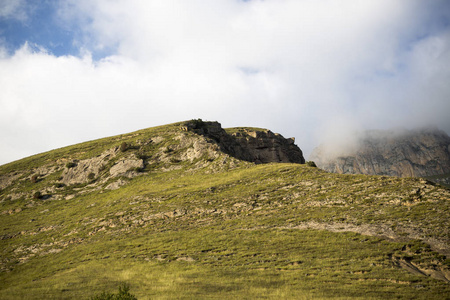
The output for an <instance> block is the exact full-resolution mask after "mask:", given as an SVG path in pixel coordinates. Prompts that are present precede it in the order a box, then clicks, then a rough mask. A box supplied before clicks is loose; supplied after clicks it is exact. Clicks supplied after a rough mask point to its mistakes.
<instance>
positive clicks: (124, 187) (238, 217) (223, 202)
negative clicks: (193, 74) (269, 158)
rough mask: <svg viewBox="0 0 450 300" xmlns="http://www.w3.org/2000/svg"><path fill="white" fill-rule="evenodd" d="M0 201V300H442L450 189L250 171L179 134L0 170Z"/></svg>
mask: <svg viewBox="0 0 450 300" xmlns="http://www.w3.org/2000/svg"><path fill="white" fill-rule="evenodd" d="M239 130H240V131H242V128H240V129H239ZM252 130H258V129H252ZM227 131H228V132H229V133H233V132H236V129H227ZM0 189H1V190H0V257H1V262H0V268H1V271H0V298H1V299H72V298H78V299H89V298H90V297H92V296H94V295H98V294H100V293H101V292H104V291H109V292H113V291H115V290H116V289H117V287H118V286H119V285H120V284H123V283H126V284H128V285H129V286H130V292H131V293H132V294H134V295H135V296H136V297H137V298H138V299H154V298H159V299H173V298H176V299H199V298H200V299H204V298H216V299H223V298H243V299H250V298H267V299H280V298H281V299H311V298H314V299H316V298H319V299H320V298H327V299H329V298H337V299H347V298H356V299H358V298H359V299H398V298H404V299H450V284H449V279H450V259H449V258H447V257H448V256H449V255H450V247H449V244H450V243H449V241H450V239H449V228H450V222H449V218H450V209H449V208H450V206H449V203H450V190H449V189H447V188H445V187H441V186H439V185H436V184H433V183H431V182H428V181H426V180H424V179H420V178H395V177H386V176H366V175H338V174H330V173H326V172H324V171H322V170H320V169H318V168H314V167H310V166H308V165H306V164H288V163H283V164H281V163H271V164H259V165H256V164H253V163H250V162H246V161H241V160H238V159H236V158H234V157H232V156H230V155H228V154H226V153H223V152H221V151H220V149H219V147H218V146H217V144H216V143H215V141H214V140H212V139H209V138H208V137H206V136H204V135H199V134H198V133H196V132H195V131H184V130H183V123H177V124H171V125H166V126H160V127H154V128H150V129H145V130H141V131H137V132H133V133H130V134H125V135H120V136H115V137H110V138H105V139H101V140H96V141H91V142H86V143H83V144H78V145H74V146H70V147H66V148H61V149H57V150H54V151H50V152H47V153H43V154H38V155H35V156H32V157H29V158H25V159H22V160H19V161H16V162H13V163H10V164H7V165H3V166H0Z"/></svg>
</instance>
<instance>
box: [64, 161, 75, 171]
mask: <svg viewBox="0 0 450 300" xmlns="http://www.w3.org/2000/svg"><path fill="white" fill-rule="evenodd" d="M76 165H77V164H76V163H75V162H73V161H70V162H68V163H67V164H66V168H67V169H70V168H73V167H75V166H76Z"/></svg>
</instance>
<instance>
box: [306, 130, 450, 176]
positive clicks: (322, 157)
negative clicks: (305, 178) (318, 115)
mask: <svg viewBox="0 0 450 300" xmlns="http://www.w3.org/2000/svg"><path fill="white" fill-rule="evenodd" d="M333 150H335V149H332V146H330V145H327V144H322V145H320V146H319V147H317V148H315V149H314V150H313V152H312V153H311V156H310V159H311V160H313V161H314V162H315V163H316V164H317V166H318V167H320V168H321V169H324V170H326V171H329V172H333V173H340V174H367V175H389V176H398V177H426V176H433V175H441V174H447V173H450V137H449V136H448V135H447V134H446V133H445V132H443V131H441V130H438V129H437V128H422V129H416V130H396V131H388V130H371V131H366V132H364V133H362V134H358V135H357V136H356V140H355V143H354V145H353V146H352V147H349V149H348V150H347V151H344V152H341V153H337V154H335V155H334V151H333Z"/></svg>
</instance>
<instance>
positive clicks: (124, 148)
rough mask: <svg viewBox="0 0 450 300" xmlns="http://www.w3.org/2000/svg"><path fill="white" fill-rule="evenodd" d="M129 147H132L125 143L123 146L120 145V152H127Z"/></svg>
mask: <svg viewBox="0 0 450 300" xmlns="http://www.w3.org/2000/svg"><path fill="white" fill-rule="evenodd" d="M129 147H130V146H129V145H128V144H127V143H126V142H123V143H122V144H120V152H125V151H127V150H128V148H129Z"/></svg>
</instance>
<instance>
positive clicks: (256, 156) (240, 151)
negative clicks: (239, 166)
mask: <svg viewBox="0 0 450 300" xmlns="http://www.w3.org/2000/svg"><path fill="white" fill-rule="evenodd" d="M183 129H184V130H191V131H195V132H197V133H199V134H201V135H203V136H205V137H207V138H210V139H212V140H214V141H215V142H216V143H217V144H218V145H219V147H220V149H221V150H222V151H223V152H225V153H227V154H229V155H231V156H233V157H235V158H237V159H240V160H245V161H249V162H254V163H257V164H261V163H270V162H280V163H300V164H303V163H305V159H304V157H303V153H302V151H301V150H300V148H299V147H298V146H297V145H295V144H294V141H295V140H294V138H289V139H285V138H284V137H283V136H282V135H280V134H277V133H273V132H272V131H270V130H267V129H254V128H231V129H228V132H229V133H227V131H225V130H224V129H222V126H221V125H220V123H218V122H203V121H201V120H198V121H190V122H187V123H186V124H185V125H184V127H183Z"/></svg>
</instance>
